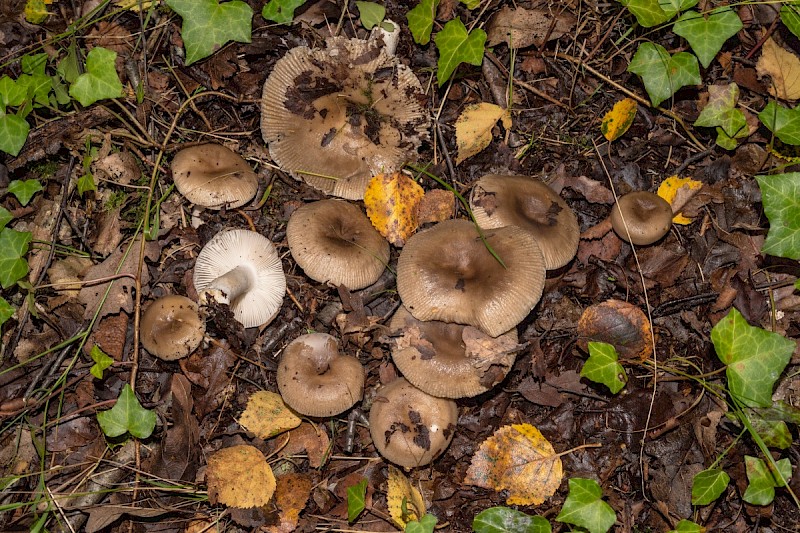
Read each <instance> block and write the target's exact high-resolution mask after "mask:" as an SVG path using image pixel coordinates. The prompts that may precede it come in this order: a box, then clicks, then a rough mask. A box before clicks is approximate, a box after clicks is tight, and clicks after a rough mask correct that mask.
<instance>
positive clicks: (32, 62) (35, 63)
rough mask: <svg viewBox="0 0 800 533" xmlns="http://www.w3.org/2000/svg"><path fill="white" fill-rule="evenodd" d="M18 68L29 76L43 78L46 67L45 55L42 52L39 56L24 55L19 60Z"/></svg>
mask: <svg viewBox="0 0 800 533" xmlns="http://www.w3.org/2000/svg"><path fill="white" fill-rule="evenodd" d="M20 66H21V67H22V72H24V73H25V74H31V75H37V74H38V75H41V76H44V75H45V73H44V69H45V67H46V66H47V54H46V53H44V52H42V53H39V54H25V55H24V56H22V59H20Z"/></svg>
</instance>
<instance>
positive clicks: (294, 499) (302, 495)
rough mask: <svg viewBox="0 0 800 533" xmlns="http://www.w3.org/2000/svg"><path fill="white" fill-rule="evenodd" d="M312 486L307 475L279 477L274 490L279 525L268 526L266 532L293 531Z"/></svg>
mask: <svg viewBox="0 0 800 533" xmlns="http://www.w3.org/2000/svg"><path fill="white" fill-rule="evenodd" d="M313 485H314V484H313V483H312V482H311V478H310V477H309V476H308V475H307V474H298V473H289V474H284V475H283V476H281V477H279V478H278V486H277V489H276V490H275V507H276V508H277V509H278V519H279V520H280V523H279V524H275V525H269V526H267V528H266V530H267V531H269V532H270V533H291V532H292V531H294V530H295V529H296V528H297V521H298V520H299V518H300V512H301V511H302V510H303V509H304V508H305V506H306V501H307V500H308V497H309V495H310V494H311V488H312V487H313Z"/></svg>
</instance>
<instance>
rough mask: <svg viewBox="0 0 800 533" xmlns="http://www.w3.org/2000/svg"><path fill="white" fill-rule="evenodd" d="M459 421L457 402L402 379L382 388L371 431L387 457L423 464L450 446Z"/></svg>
mask: <svg viewBox="0 0 800 533" xmlns="http://www.w3.org/2000/svg"><path fill="white" fill-rule="evenodd" d="M456 422H458V407H457V406H456V402H454V401H453V400H449V399H447V398H437V397H435V396H431V395H430V394H428V393H426V392H422V391H421V390H419V389H418V388H416V387H415V386H413V385H412V384H411V383H409V382H408V381H407V380H405V379H403V378H398V379H396V380H394V381H392V382H391V383H389V384H388V385H386V386H385V387H383V388H381V389H379V390H378V396H377V398H375V401H374V402H373V404H372V407H371V408H370V411H369V432H370V435H372V442H373V443H374V444H375V448H376V449H377V450H378V453H380V454H381V455H382V456H383V457H385V458H386V459H388V460H389V461H391V462H393V463H395V464H398V465H400V466H402V467H404V468H414V467H416V466H423V465H426V464H428V463H430V462H431V461H433V460H434V459H435V458H436V457H438V456H439V455H441V454H442V452H444V451H445V450H446V449H447V447H448V446H449V445H450V441H451V440H452V439H453V434H454V433H455V429H456Z"/></svg>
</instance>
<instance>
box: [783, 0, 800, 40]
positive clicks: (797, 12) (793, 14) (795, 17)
mask: <svg viewBox="0 0 800 533" xmlns="http://www.w3.org/2000/svg"><path fill="white" fill-rule="evenodd" d="M781 22H783V25H784V26H786V27H787V28H789V31H790V32H792V33H794V34H795V36H796V37H800V6H799V5H795V4H790V3H787V2H784V3H783V6H781Z"/></svg>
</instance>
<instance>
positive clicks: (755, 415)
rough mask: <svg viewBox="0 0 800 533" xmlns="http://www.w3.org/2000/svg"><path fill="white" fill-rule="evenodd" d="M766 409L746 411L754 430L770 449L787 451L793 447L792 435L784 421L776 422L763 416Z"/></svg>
mask: <svg viewBox="0 0 800 533" xmlns="http://www.w3.org/2000/svg"><path fill="white" fill-rule="evenodd" d="M763 411H766V410H765V409H746V410H745V413H747V418H748V419H749V420H750V424H752V426H753V429H754V430H755V432H756V433H758V436H759V437H761V440H763V441H764V444H765V445H766V446H767V447H768V448H778V449H779V450H786V449H788V448H789V446H791V445H792V433H791V431H789V426H787V425H786V422H784V421H783V420H774V419H770V418H767V417H765V416H763V415H762V412H763Z"/></svg>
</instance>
